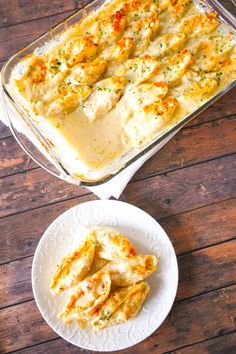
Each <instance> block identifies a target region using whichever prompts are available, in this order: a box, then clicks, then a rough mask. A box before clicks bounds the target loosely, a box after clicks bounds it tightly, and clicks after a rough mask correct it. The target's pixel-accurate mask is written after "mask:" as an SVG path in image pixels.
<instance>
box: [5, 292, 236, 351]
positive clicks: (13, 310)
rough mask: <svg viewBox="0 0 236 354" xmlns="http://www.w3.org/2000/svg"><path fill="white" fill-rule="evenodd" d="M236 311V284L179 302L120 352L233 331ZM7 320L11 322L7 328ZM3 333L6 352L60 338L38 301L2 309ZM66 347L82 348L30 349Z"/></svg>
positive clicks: (184, 342) (59, 344) (158, 348)
mask: <svg viewBox="0 0 236 354" xmlns="http://www.w3.org/2000/svg"><path fill="white" fill-rule="evenodd" d="M212 304H214V311H212V312H211V316H210V321H206V318H207V317H208V316H209V309H210V308H212ZM235 312H236V285H233V286H229V287H227V288H223V289H220V290H215V291H213V292H210V293H208V294H204V295H200V296H196V297H194V298H192V299H188V300H185V301H180V302H177V303H175V305H174V307H173V309H172V311H171V313H170V315H169V316H168V317H167V320H166V321H165V322H164V323H163V325H162V326H161V327H160V328H159V329H158V330H157V331H156V332H155V333H154V334H153V335H152V336H151V337H149V338H147V339H146V341H143V342H141V343H140V344H139V345H138V346H134V347H131V348H130V349H128V350H124V351H122V352H120V351H119V352H117V353H129V354H137V352H140V353H142V352H150V353H155V354H161V353H164V352H166V351H171V350H174V349H176V348H178V347H182V346H185V345H189V344H192V343H194V342H199V341H203V340H206V339H210V338H212V337H216V336H217V335H219V334H222V333H228V332H232V331H233V330H235V323H234V321H233V317H234V316H236V313H235ZM6 322H7V323H8V324H9V325H8V326H7V327H6V326H5V323H6ZM0 335H1V338H2V343H1V349H2V351H3V352H6V353H7V352H10V351H14V350H18V349H21V348H24V347H27V346H30V345H32V344H34V345H35V344H38V343H40V342H42V341H47V340H51V339H53V338H55V337H56V334H55V333H54V332H52V330H51V329H50V328H49V327H48V325H47V324H46V322H44V320H43V319H42V317H41V315H40V313H39V312H38V311H37V309H36V305H35V303H34V301H29V302H27V303H23V304H19V305H16V306H14V307H9V308H6V309H4V310H2V311H1V312H0ZM51 346H52V347H51ZM65 348H67V350H68V348H69V349H70V352H72V353H77V352H80V351H81V350H80V349H79V348H76V347H74V346H71V345H68V344H66V342H65V341H62V340H60V341H52V342H50V343H46V344H42V345H41V346H38V347H35V349H33V348H30V353H45V352H49V353H50V354H53V353H65V352H66V351H65ZM137 348H138V349H137Z"/></svg>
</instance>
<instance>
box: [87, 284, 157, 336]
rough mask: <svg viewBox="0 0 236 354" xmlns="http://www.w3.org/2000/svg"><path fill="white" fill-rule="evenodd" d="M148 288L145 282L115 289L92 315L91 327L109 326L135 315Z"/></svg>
mask: <svg viewBox="0 0 236 354" xmlns="http://www.w3.org/2000/svg"><path fill="white" fill-rule="evenodd" d="M149 290H150V288H149V285H148V284H147V283H146V282H141V283H138V284H135V285H131V286H129V287H126V288H120V289H117V290H115V291H114V292H113V293H111V294H110V295H109V297H108V298H107V299H106V301H105V302H104V303H103V304H102V306H100V308H99V310H98V311H97V313H96V314H95V316H94V317H93V320H92V321H91V325H92V327H93V329H95V330H100V329H103V328H106V327H110V326H113V325H116V324H119V323H122V322H126V321H128V319H130V318H131V317H134V316H136V315H137V313H138V312H139V310H140V308H141V306H142V304H143V302H144V300H145V299H146V297H147V294H148V293H149Z"/></svg>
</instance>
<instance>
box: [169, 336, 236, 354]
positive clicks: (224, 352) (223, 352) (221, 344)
mask: <svg viewBox="0 0 236 354" xmlns="http://www.w3.org/2000/svg"><path fill="white" fill-rule="evenodd" d="M196 353H201V354H235V353H236V332H233V333H229V334H225V335H222V336H220V337H217V338H213V339H210V340H207V341H204V342H201V343H197V344H195V345H192V346H191V347H186V348H182V349H178V350H175V351H172V352H169V354H196Z"/></svg>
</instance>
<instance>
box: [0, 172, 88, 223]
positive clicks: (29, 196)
mask: <svg viewBox="0 0 236 354" xmlns="http://www.w3.org/2000/svg"><path fill="white" fill-rule="evenodd" d="M0 184H1V189H2V191H3V192H2V201H1V205H2V212H1V216H6V215H9V214H11V213H16V212H19V211H24V210H27V209H29V208H35V207H40V206H44V205H45V204H48V202H49V204H51V203H56V202H59V201H62V200H65V199H69V198H73V197H77V196H81V195H84V194H88V190H87V189H85V188H84V187H81V186H75V185H72V184H70V183H67V182H64V181H62V180H60V179H59V178H56V177H54V176H53V175H51V174H49V173H47V172H46V171H44V170H43V169H41V168H40V169H36V170H32V171H28V172H26V173H22V174H17V175H13V176H10V177H5V178H2V179H1V180H0ZM22 207H23V208H22Z"/></svg>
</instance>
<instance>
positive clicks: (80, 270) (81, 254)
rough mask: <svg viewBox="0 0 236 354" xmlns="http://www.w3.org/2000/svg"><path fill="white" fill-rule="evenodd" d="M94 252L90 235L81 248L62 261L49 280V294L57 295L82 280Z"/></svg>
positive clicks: (91, 235)
mask: <svg viewBox="0 0 236 354" xmlns="http://www.w3.org/2000/svg"><path fill="white" fill-rule="evenodd" d="M94 252H95V238H94V236H93V233H91V234H89V235H88V237H87V238H86V240H85V243H84V244H83V245H82V246H81V247H79V248H78V249H76V250H75V251H74V252H72V253H71V254H69V255H67V256H66V257H64V258H63V259H62V261H61V263H60V264H59V265H58V268H57V270H56V272H55V274H54V276H53V278H52V280H51V284H50V290H51V293H52V294H53V295H56V294H59V293H61V292H62V291H65V290H66V289H69V288H70V287H72V286H74V285H76V284H78V283H79V282H80V281H81V280H83V279H84V277H85V276H86V274H87V273H88V271H89V269H90V266H91V264H92V262H93V258H94Z"/></svg>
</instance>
